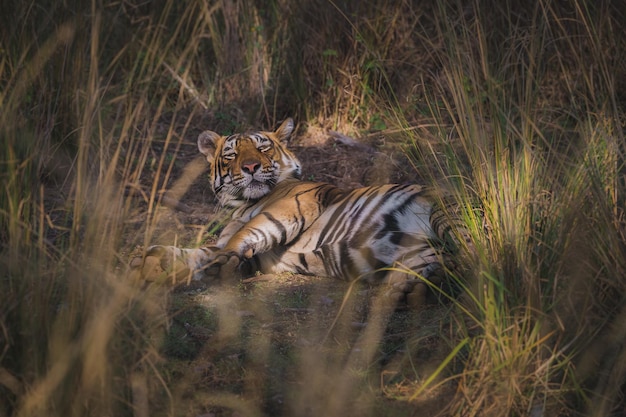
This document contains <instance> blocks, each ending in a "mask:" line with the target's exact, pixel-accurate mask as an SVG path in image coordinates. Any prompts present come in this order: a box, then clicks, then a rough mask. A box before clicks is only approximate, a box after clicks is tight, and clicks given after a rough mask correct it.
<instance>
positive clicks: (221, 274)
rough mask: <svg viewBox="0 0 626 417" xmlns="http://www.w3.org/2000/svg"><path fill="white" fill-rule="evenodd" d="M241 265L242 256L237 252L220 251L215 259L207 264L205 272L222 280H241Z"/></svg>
mask: <svg viewBox="0 0 626 417" xmlns="http://www.w3.org/2000/svg"><path fill="white" fill-rule="evenodd" d="M240 265H241V258H240V257H239V255H237V254H236V253H235V252H219V253H217V254H216V255H215V258H214V259H213V261H211V262H210V263H208V264H207V265H206V266H205V274H206V275H208V276H210V277H214V278H217V279H219V280H220V281H221V282H233V281H239V280H241V278H242V276H241V272H240V270H239V266H240Z"/></svg>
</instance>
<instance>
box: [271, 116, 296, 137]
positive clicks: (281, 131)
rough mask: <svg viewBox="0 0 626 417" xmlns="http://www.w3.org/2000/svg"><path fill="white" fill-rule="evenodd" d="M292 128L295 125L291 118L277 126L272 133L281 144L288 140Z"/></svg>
mask: <svg viewBox="0 0 626 417" xmlns="http://www.w3.org/2000/svg"><path fill="white" fill-rule="evenodd" d="M294 126H295V125H294V123H293V119H292V118H291V117H289V118H287V119H285V121H284V122H283V123H282V124H281V125H280V126H278V129H276V131H275V132H274V133H275V134H276V137H277V138H278V140H279V141H281V142H285V141H286V140H287V139H289V137H290V136H291V134H292V133H293V129H294Z"/></svg>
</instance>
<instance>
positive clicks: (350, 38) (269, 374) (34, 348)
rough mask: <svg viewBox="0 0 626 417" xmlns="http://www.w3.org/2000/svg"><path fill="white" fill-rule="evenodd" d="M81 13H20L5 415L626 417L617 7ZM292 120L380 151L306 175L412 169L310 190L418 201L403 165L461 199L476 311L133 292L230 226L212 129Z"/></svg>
mask: <svg viewBox="0 0 626 417" xmlns="http://www.w3.org/2000/svg"><path fill="white" fill-rule="evenodd" d="M70 3H72V2H70ZM74 3H75V4H65V3H63V4H61V3H58V2H45V1H44V2H43V3H41V2H23V1H12V2H9V3H7V4H6V5H4V6H2V9H3V10H1V12H0V86H2V88H1V90H0V108H1V109H2V110H1V111H0V140H1V141H2V142H1V143H2V145H1V146H0V152H1V154H0V164H1V165H0V166H1V169H0V178H2V182H1V183H2V188H1V189H0V244H1V246H0V399H1V401H0V416H4V415H7V416H13V415H15V416H31V415H42V414H45V415H64V416H67V415H71V416H74V415H90V416H92V415H136V416H141V417H143V416H147V415H303V414H307V413H308V414H311V413H312V414H314V415H317V414H320V415H348V414H347V413H350V412H355V411H358V414H359V415H377V416H378V415H407V416H408V415H416V414H422V413H424V414H433V415H434V414H436V413H441V414H442V415H459V416H461V415H462V416H468V415H480V416H484V415H494V416H499V415H529V416H533V417H535V416H548V415H550V416H552V415H563V416H574V415H588V416H605V415H614V416H618V415H623V413H624V401H623V395H624V392H623V387H624V383H625V382H626V380H625V376H624V375H625V373H626V366H625V365H624V357H625V353H624V349H623V340H624V326H623V324H622V323H623V319H624V314H625V313H624V302H623V299H624V294H625V289H626V283H625V282H624V277H626V220H625V217H624V207H625V206H626V202H625V192H626V177H625V174H624V173H625V170H624V154H625V152H626V150H625V147H624V143H626V141H625V140H624V121H625V120H626V118H625V117H624V110H623V109H624V105H625V104H626V103H625V102H624V97H625V95H624V91H625V89H626V84H625V81H624V80H626V72H625V71H626V70H625V68H626V37H625V36H624V34H623V27H625V26H626V16H625V14H624V11H623V10H622V9H623V8H622V7H621V4H619V2H611V1H601V2H591V1H583V0H578V1H574V2H570V3H567V4H556V3H553V2H547V1H538V2H536V3H535V4H526V3H524V4H522V5H513V4H509V3H507V2H505V3H502V2H499V1H495V0H494V1H492V2H487V3H484V2H470V3H467V2H455V1H452V0H451V1H446V2H439V3H438V5H437V6H426V5H424V4H421V3H420V2H413V1H408V0H407V1H401V2H390V1H389V0H376V1H373V2H360V1H348V2H333V1H326V0H310V1H305V2H295V1H288V0H274V1H272V2H269V3H268V2H255V1H252V0H224V1H220V2H215V3H212V2H189V3H185V4H183V3H180V4H179V3H177V2H174V1H171V0H159V1H156V2H151V3H141V2H132V1H131V2H127V1H124V2H108V1H105V2H100V3H98V2H92V3H85V4H83V2H74ZM422 3H423V2H422ZM286 116H295V117H296V118H298V119H299V120H300V121H301V123H302V125H303V126H304V125H305V124H308V125H310V126H312V127H315V128H317V127H322V128H328V129H333V130H339V131H341V132H343V133H345V134H349V135H353V136H356V137H362V138H367V139H375V140H368V141H367V143H366V145H367V146H366V147H364V148H359V151H358V152H357V151H354V152H352V151H351V150H347V151H346V150H345V149H344V148H341V146H339V145H336V144H330V145H327V146H326V147H322V148H319V147H317V146H319V145H315V146H316V147H313V146H312V145H310V144H307V142H304V141H303V142H301V143H300V148H298V151H299V153H300V154H301V155H302V156H303V157H304V158H303V159H307V160H309V159H310V158H312V157H313V156H312V155H321V157H322V159H323V160H324V161H326V162H328V161H329V160H331V158H330V156H331V155H333V156H334V158H336V161H333V162H332V163H333V164H335V165H332V166H333V167H335V166H336V167H341V166H342V165H345V164H343V161H344V158H345V161H348V162H350V163H351V164H354V160H357V159H358V161H357V162H358V164H355V165H362V164H361V162H362V159H363V158H371V159H368V160H370V161H373V162H372V163H373V164H375V165H377V166H379V165H387V161H388V162H389V166H390V168H388V167H386V166H385V167H383V168H384V169H383V168H381V170H380V171H378V170H377V171H376V172H373V173H370V174H368V175H363V176H360V174H359V175H357V173H356V170H353V169H350V170H346V171H345V172H350V174H351V178H350V181H347V180H346V178H344V177H345V175H344V174H342V173H341V172H335V171H337V170H336V169H333V170H330V169H326V170H324V169H322V168H319V169H318V168H316V167H317V165H315V161H311V165H310V167H309V168H308V169H309V171H308V172H307V175H308V176H310V177H316V178H318V179H320V178H321V179H325V180H334V181H336V182H341V183H349V184H350V183H358V182H362V181H369V180H370V179H373V180H380V179H381V178H382V177H384V178H388V177H392V178H398V173H397V172H396V171H398V169H397V168H396V166H394V165H393V162H394V161H393V159H398V158H400V157H399V156H397V155H398V150H402V152H403V153H404V154H405V157H408V158H409V160H410V162H411V164H412V165H413V167H414V168H416V172H415V173H414V174H413V177H414V178H419V179H420V180H426V181H429V182H433V183H437V184H440V185H444V186H445V187H447V188H449V189H450V190H451V191H452V193H453V195H454V196H455V197H456V198H457V199H458V201H459V202H460V205H461V207H463V210H464V216H465V222H466V224H467V227H468V229H469V230H470V232H471V234H472V239H473V241H474V246H475V248H474V249H475V250H474V251H473V252H472V253H471V254H468V256H467V257H466V262H465V264H466V268H465V269H466V270H467V274H466V276H464V277H463V278H461V277H459V285H460V286H462V287H464V289H465V291H464V293H463V295H462V296H461V297H460V298H458V299H455V300H454V301H453V302H451V303H450V302H449V303H447V304H444V305H440V306H433V307H432V308H429V309H425V310H424V311H420V312H395V313H392V312H387V311H382V310H380V308H379V306H378V305H377V301H376V297H372V296H370V295H368V294H365V293H363V292H362V291H360V290H359V288H356V289H352V290H349V289H348V288H346V287H345V286H343V284H338V283H329V282H327V281H324V280H319V279H311V280H302V278H301V277H282V278H281V279H276V280H274V281H272V282H271V283H270V282H260V283H256V284H253V285H251V286H250V285H249V286H245V287H242V288H238V289H233V290H229V289H203V291H200V292H182V293H181V292H178V293H173V294H172V293H170V292H169V291H166V290H165V289H162V288H156V287H149V288H143V287H142V285H140V284H141V283H137V282H133V281H132V280H129V279H128V275H127V267H128V260H129V256H130V254H131V252H133V251H134V250H136V248H137V247H141V246H143V245H146V244H150V243H156V242H159V243H170V244H173V243H176V244H181V245H199V244H202V243H203V242H204V241H205V240H206V239H210V235H211V233H212V232H214V231H215V227H217V226H216V225H215V224H212V223H211V222H209V221H208V220H209V219H207V216H208V213H210V211H211V210H210V209H208V208H206V207H208V206H209V205H210V203H209V201H210V194H209V192H208V191H207V187H206V184H204V182H203V181H202V180H198V181H195V179H196V178H197V177H198V176H199V175H200V174H201V168H202V167H201V165H198V162H197V160H196V159H195V156H196V150H195V146H194V145H193V142H194V140H193V138H194V137H195V136H196V135H197V133H199V132H200V131H201V130H203V129H205V128H211V129H212V130H216V131H221V132H229V131H233V130H237V129H240V128H242V127H247V126H248V125H254V126H263V127H271V126H272V125H274V123H275V122H276V121H277V120H280V119H282V118H284V117H286ZM301 130H304V129H301ZM336 148H338V149H336ZM372 151H377V152H378V153H375V152H372ZM385 153H387V154H389V155H394V157H393V158H392V157H387V156H384V154H385ZM372 155H374V156H372ZM351 156H352V157H353V158H354V159H353V160H350V159H349V158H350V157H351ZM383 156H384V157H383ZM325 165H328V164H325ZM399 165H400V164H398V165H397V166H399ZM390 170H391V171H393V172H389V171H390ZM342 172H343V171H342ZM380 172H385V174H384V175H381V174H380ZM333 174H336V175H337V176H341V177H342V178H333V177H332V175H333ZM352 175H353V176H352ZM403 175H405V174H403ZM401 178H402V179H404V177H401ZM166 191H167V193H166ZM180 196H185V197H184V198H185V199H186V200H183V203H185V204H186V206H184V207H183V211H182V212H181V211H180V210H179V211H175V212H172V211H169V210H167V209H163V207H162V205H161V204H160V203H161V202H166V203H168V204H170V205H171V201H172V199H174V200H176V199H177V198H179V197H180ZM180 207H182V206H178V208H179V209H180ZM186 208H189V210H188V211H187V210H186ZM477 208H479V209H477ZM194 209H195V210H196V211H194ZM197 213H202V214H197ZM209 217H211V218H213V216H209ZM344 294H352V295H351V296H350V297H347V298H346V299H345V300H344ZM344 302H345V303H346V304H345V305H344V309H343V311H347V312H350V314H347V313H344V314H341V315H339V316H337V314H338V309H339V306H340V305H342V303H344ZM346 306H347V307H346ZM332 323H335V326H334V327H333V328H332V331H331V332H329V331H328V328H329V326H330V325H331V324H332Z"/></svg>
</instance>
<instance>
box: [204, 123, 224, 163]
mask: <svg viewBox="0 0 626 417" xmlns="http://www.w3.org/2000/svg"><path fill="white" fill-rule="evenodd" d="M221 138H222V137H221V136H220V135H218V134H217V133H215V132H211V131H210V130H205V131H204V132H202V133H200V135H198V150H199V151H200V152H201V153H202V154H203V155H206V156H207V159H208V160H212V159H213V158H214V157H215V149H216V148H217V142H218V141H219V140H220V139H221Z"/></svg>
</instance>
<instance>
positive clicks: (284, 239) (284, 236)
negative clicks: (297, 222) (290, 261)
mask: <svg viewBox="0 0 626 417" xmlns="http://www.w3.org/2000/svg"><path fill="white" fill-rule="evenodd" d="M261 214H262V215H263V216H265V217H266V218H267V219H268V220H269V221H271V222H272V223H273V224H274V226H276V228H277V229H278V230H279V231H280V241H279V242H278V243H279V244H280V245H284V244H285V243H287V229H285V226H283V224H282V223H281V222H279V221H278V220H276V218H275V217H274V216H272V215H271V214H269V213H268V212H266V211H264V212H263V213H261Z"/></svg>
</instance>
